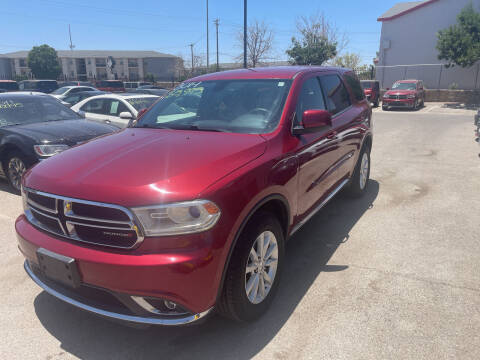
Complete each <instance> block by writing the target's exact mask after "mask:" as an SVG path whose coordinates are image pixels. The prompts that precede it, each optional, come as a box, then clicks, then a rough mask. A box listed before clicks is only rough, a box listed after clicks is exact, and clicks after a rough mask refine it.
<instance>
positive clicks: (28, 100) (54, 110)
mask: <svg viewBox="0 0 480 360" xmlns="http://www.w3.org/2000/svg"><path fill="white" fill-rule="evenodd" d="M71 119H81V117H80V116H79V115H78V114H76V113H75V112H73V111H72V110H70V109H69V108H67V107H65V106H64V105H62V104H61V103H60V102H58V100H56V99H54V98H50V97H47V96H22V97H2V96H0V127H3V126H8V125H24V124H32V123H39V122H46V121H59V120H71Z"/></svg>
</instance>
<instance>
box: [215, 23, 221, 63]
mask: <svg viewBox="0 0 480 360" xmlns="http://www.w3.org/2000/svg"><path fill="white" fill-rule="evenodd" d="M214 23H215V27H216V28H217V71H219V70H220V66H219V63H218V25H219V19H218V18H217V19H215V21H214Z"/></svg>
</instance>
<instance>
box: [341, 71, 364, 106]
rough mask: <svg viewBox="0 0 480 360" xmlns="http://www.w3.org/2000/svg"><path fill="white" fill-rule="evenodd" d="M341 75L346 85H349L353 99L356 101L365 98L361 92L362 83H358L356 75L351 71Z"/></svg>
mask: <svg viewBox="0 0 480 360" xmlns="http://www.w3.org/2000/svg"><path fill="white" fill-rule="evenodd" d="M343 77H344V79H345V81H346V82H347V84H348V86H350V89H352V92H353V96H354V97H355V99H356V100H357V101H362V100H363V99H365V93H364V92H363V89H362V85H360V81H358V79H357V77H356V76H355V75H354V74H353V73H346V74H345V75H344V76H343Z"/></svg>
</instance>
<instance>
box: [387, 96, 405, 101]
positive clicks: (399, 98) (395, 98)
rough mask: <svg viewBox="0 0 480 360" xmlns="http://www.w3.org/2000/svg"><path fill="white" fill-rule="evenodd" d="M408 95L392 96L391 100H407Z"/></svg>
mask: <svg viewBox="0 0 480 360" xmlns="http://www.w3.org/2000/svg"><path fill="white" fill-rule="evenodd" d="M406 98H407V95H390V99H394V100H405V99H406Z"/></svg>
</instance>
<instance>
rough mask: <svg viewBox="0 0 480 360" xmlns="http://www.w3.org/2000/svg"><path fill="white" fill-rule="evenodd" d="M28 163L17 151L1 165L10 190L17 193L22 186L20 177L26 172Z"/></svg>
mask: <svg viewBox="0 0 480 360" xmlns="http://www.w3.org/2000/svg"><path fill="white" fill-rule="evenodd" d="M29 165H30V163H29V162H28V160H27V159H26V158H25V156H24V155H23V154H21V153H20V152H18V151H14V152H11V153H10V154H9V155H8V156H7V160H5V162H4V164H3V169H4V172H5V175H6V176H7V179H8V182H9V184H10V186H11V187H12V189H13V190H14V191H15V192H16V193H19V192H20V189H21V186H22V176H23V174H24V173H25V171H27V169H28V167H29Z"/></svg>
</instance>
